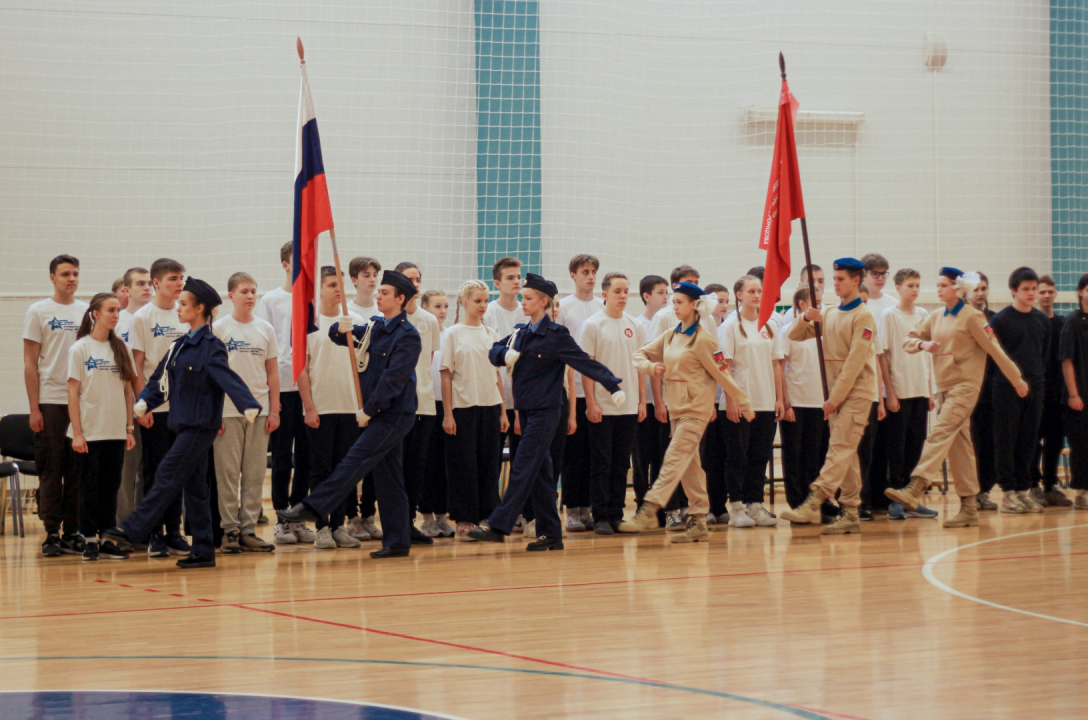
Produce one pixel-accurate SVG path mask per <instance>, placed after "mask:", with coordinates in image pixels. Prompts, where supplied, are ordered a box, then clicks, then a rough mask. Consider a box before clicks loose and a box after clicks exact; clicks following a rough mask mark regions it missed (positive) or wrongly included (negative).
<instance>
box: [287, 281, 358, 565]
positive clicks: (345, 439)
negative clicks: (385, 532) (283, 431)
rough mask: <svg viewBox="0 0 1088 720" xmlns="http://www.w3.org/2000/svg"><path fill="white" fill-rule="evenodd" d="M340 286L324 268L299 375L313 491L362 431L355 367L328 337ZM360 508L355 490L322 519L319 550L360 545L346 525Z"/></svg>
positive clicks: (353, 316)
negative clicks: (316, 309)
mask: <svg viewBox="0 0 1088 720" xmlns="http://www.w3.org/2000/svg"><path fill="white" fill-rule="evenodd" d="M340 286H341V283H339V282H337V277H336V268H334V267H332V266H331V265H326V266H324V267H322V268H321V286H320V288H321V289H320V290H319V291H318V299H319V308H318V317H317V318H315V320H316V321H317V328H316V329H313V330H312V331H311V332H310V334H309V335H307V336H306V342H307V345H308V358H307V362H306V369H305V370H304V371H303V372H302V374H301V375H299V376H298V391H299V395H300V396H301V397H302V406H303V408H304V409H305V412H306V426H307V429H308V432H309V435H310V491H311V492H312V491H313V490H314V489H315V488H317V486H318V485H320V484H321V483H323V482H325V480H327V479H328V478H329V476H330V475H332V471H333V470H334V469H335V468H336V466H337V465H339V464H340V461H341V460H343V459H344V456H345V455H346V454H347V452H348V450H350V449H351V446H352V445H354V444H355V441H356V440H358V439H359V434H360V433H361V430H360V428H359V425H358V424H357V421H356V418H355V412H356V410H358V406H357V405H356V398H355V376H354V373H353V369H352V364H351V362H350V360H349V358H348V353H347V351H346V350H344V348H343V347H340V346H338V345H336V343H334V342H333V341H332V340H331V339H329V328H330V327H332V326H333V325H336V324H337V323H338V322H339V321H340V317H341V308H342V305H341V302H340ZM348 316H349V317H351V319H352V322H354V323H355V324H356V325H362V324H364V323H365V322H366V321H365V320H364V319H363V318H362V317H360V316H358V315H356V314H354V313H348ZM355 504H356V500H355V490H354V487H353V488H352V490H351V491H350V492H349V493H348V495H346V496H345V497H344V504H343V506H341V507H340V508H338V509H336V510H334V511H333V512H332V513H331V514H330V515H329V516H327V517H324V518H322V519H321V520H319V521H318V523H317V538H316V539H315V540H314V547H315V548H317V549H318V550H335V549H336V548H338V547H349V548H357V547H359V546H360V542H359V539H358V538H356V537H354V536H353V535H352V531H351V527H350V526H348V525H346V524H344V521H345V519H346V518H347V516H348V515H349V514H350V512H351V510H352V509H353V508H354V507H355ZM368 539H369V538H368Z"/></svg>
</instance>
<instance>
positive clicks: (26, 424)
mask: <svg viewBox="0 0 1088 720" xmlns="http://www.w3.org/2000/svg"><path fill="white" fill-rule="evenodd" d="M34 448H35V444H34V431H33V430H31V429H30V416H29V415H5V416H3V417H0V456H3V458H4V462H2V463H0V478H7V479H8V487H9V489H10V493H11V524H12V527H13V528H14V529H15V532H17V533H18V534H19V537H26V528H25V527H24V525H23V486H22V481H21V478H22V476H23V475H31V476H33V477H37V476H38V466H37V465H35V463H34ZM5 505H6V503H0V534H3V532H4V523H5V520H6V515H7V513H6V512H5V511H6V507H4V506H5Z"/></svg>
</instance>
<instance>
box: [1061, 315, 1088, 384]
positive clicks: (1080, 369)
mask: <svg viewBox="0 0 1088 720" xmlns="http://www.w3.org/2000/svg"><path fill="white" fill-rule="evenodd" d="M1058 357H1059V358H1060V359H1062V360H1072V361H1073V373H1074V374H1075V375H1076V378H1077V394H1078V395H1083V394H1084V393H1085V391H1088V314H1085V313H1084V312H1083V311H1081V310H1074V311H1073V312H1072V313H1070V314H1069V316H1068V317H1066V319H1065V325H1064V326H1063V327H1062V339H1061V348H1060V349H1059V351H1058ZM1062 402H1063V403H1068V402H1069V390H1068V389H1067V388H1066V387H1065V383H1064V382H1063V383H1062Z"/></svg>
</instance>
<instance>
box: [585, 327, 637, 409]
mask: <svg viewBox="0 0 1088 720" xmlns="http://www.w3.org/2000/svg"><path fill="white" fill-rule="evenodd" d="M579 344H580V345H581V346H582V349H583V350H585V351H586V353H587V354H588V355H590V356H591V357H593V358H596V360H597V362H599V363H601V364H602V365H604V366H605V367H607V368H608V369H609V370H611V371H612V374H613V375H615V376H616V377H618V378H619V379H620V380H622V381H623V382H622V383H620V389H621V390H624V393H623V394H624V397H625V400H624V403H623V407H619V408H618V407H616V406H615V405H614V404H613V403H612V394H611V393H609V392H608V390H606V389H605V387H604V386H603V385H601V384H600V383H594V384H593V397H594V399H596V401H597V405H598V406H599V407H600V408H601V414H602V415H637V414H638V383H639V382H640V378H639V374H638V370H636V369H635V361H634V357H635V352H636V351H637V350H638V349H639V348H641V347H642V346H643V345H645V344H646V330H645V329H644V328H643V326H642V323H640V322H639V321H638V320H637V319H636V318H634V317H632V316H630V315H628V314H627V313H622V314H621V315H620V316H619V317H618V318H614V317H609V315H608V313H606V312H604V311H602V312H599V313H597V314H595V315H593V316H591V317H590V318H589V319H588V320H586V321H585V322H584V323H582V339H581V341H580V343H579ZM579 374H580V373H579Z"/></svg>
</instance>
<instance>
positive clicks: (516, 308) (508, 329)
mask: <svg viewBox="0 0 1088 720" xmlns="http://www.w3.org/2000/svg"><path fill="white" fill-rule="evenodd" d="M491 277H492V279H493V280H494V281H495V287H496V288H497V289H498V291H499V297H498V298H496V299H495V300H492V301H491V302H489V303H488V304H487V312H485V313H484V325H486V326H487V327H489V328H491V329H492V330H494V331H495V334H496V335H498V336H499V337H501V338H504V337H509V336H510V334H511V333H512V332H514V326H515V325H519V324H527V323H528V322H529V318H528V317H527V316H526V315H525V313H523V312H522V311H521V302H520V301H519V300H518V295H520V294H521V260H518V259H517V258H516V257H503V258H499V259H498V260H496V261H495V264H494V265H492V267H491ZM499 374H500V375H501V376H502V400H503V404H504V405H505V406H506V419H507V421H508V422H509V423H510V430H509V431H508V432H507V433H506V434H505V436H504V437H503V441H504V442H508V444H509V448H510V462H511V463H513V462H514V456H515V455H516V454H517V451H518V441H519V440H520V439H521V435H520V434H518V433H517V432H516V431H515V426H516V425H517V417H516V415H515V411H514V394H513V391H512V390H511V383H510V373H509V372H508V371H507V369H506V368H505V367H501V368H499Z"/></svg>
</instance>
